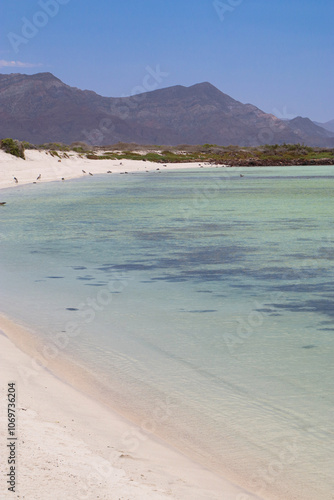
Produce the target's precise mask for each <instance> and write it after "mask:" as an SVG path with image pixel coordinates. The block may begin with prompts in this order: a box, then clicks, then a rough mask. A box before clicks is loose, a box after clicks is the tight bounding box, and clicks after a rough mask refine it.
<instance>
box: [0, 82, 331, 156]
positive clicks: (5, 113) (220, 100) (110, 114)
mask: <svg viewBox="0 0 334 500" xmlns="http://www.w3.org/2000/svg"><path fill="white" fill-rule="evenodd" d="M295 120H296V119H295ZM301 120H302V121H301ZM301 120H299V121H298V122H294V121H293V120H292V121H290V122H286V121H283V120H280V119H279V118H277V117H275V116H274V115H271V114H268V113H265V112H264V111H262V110H261V109H259V108H257V107H256V106H254V105H252V104H249V103H248V104H243V103H241V102H240V101H237V100H235V99H233V98H232V97H231V96H229V95H227V94H225V93H223V92H221V91H220V90H219V89H217V88H216V87H215V86H214V85H212V84H211V83H210V82H201V83H196V84H194V85H191V86H189V87H185V86H182V85H175V86H172V87H166V88H163V89H157V90H153V91H150V92H144V93H142V94H138V95H134V96H129V97H104V96H100V95H99V94H97V93H96V92H94V91H92V90H81V89H78V88H76V87H71V86H69V85H67V84H66V83H64V82H62V81H61V80H60V79H59V78H57V77H55V76H54V75H53V74H52V73H49V72H45V73H37V74H34V75H24V74H21V73H11V74H9V75H2V74H0V137H2V138H3V137H14V138H16V139H19V140H26V141H29V142H32V143H35V144H41V143H43V142H63V143H65V144H70V143H72V142H75V141H84V142H87V143H88V144H91V145H102V144H115V143H117V142H136V143H138V144H166V145H177V144H191V145H193V144H204V143H212V144H219V145H222V146H225V145H226V146H227V145H230V144H234V145H240V146H258V145H261V144H266V143H267V144H276V143H277V144H282V143H299V142H301V143H306V144H308V145H310V146H322V147H324V146H327V147H333V146H334V132H333V134H332V135H331V133H330V132H329V131H328V130H325V129H323V128H321V127H319V126H317V125H316V124H314V123H313V122H311V120H309V119H301ZM291 122H292V123H291ZM312 125H313V127H312Z"/></svg>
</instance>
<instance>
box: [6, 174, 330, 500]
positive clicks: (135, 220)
mask: <svg viewBox="0 0 334 500" xmlns="http://www.w3.org/2000/svg"><path fill="white" fill-rule="evenodd" d="M240 173H242V174H243V175H244V177H240ZM333 189H334V171H333V168H332V167H317V168H316V169H315V167H291V168H290V167H289V168H282V167H280V168H278V167H277V168H248V169H223V168H218V169H216V168H213V169H201V170H196V171H191V172H189V171H187V172H181V171H180V172H174V171H173V172H171V171H164V172H162V173H161V174H160V175H159V174H158V173H152V174H134V175H112V176H99V177H97V176H95V177H94V178H89V179H81V180H78V181H71V182H65V183H52V184H42V185H34V186H26V187H22V188H18V189H15V190H8V191H6V192H4V193H5V194H6V201H7V205H6V207H3V208H2V209H1V211H0V220H1V235H0V238H1V249H0V259H1V265H0V279H1V283H2V286H1V292H0V297H1V303H2V310H3V311H4V312H5V313H8V314H9V315H11V316H12V317H13V318H17V319H18V320H19V321H21V322H23V323H25V324H28V325H30V326H31V327H32V328H33V329H34V330H35V332H36V335H38V336H39V337H40V338H41V341H42V343H43V344H44V345H45V346H47V348H48V349H49V350H48V352H49V353H51V348H52V347H51V346H53V351H52V352H56V353H57V356H58V357H59V358H62V357H64V356H66V357H68V358H70V359H72V360H73V361H74V362H75V363H77V364H80V365H81V366H83V367H84V368H85V369H86V370H87V372H88V373H89V374H90V375H91V376H92V377H94V380H95V383H96V386H98V387H99V390H101V392H100V393H99V395H103V397H104V400H105V401H109V402H110V404H111V405H112V406H114V407H115V408H118V409H119V410H120V411H121V412H123V413H125V414H127V415H130V416H131V417H132V418H133V419H134V420H135V421H136V422H138V423H139V424H140V425H141V427H142V435H141V436H139V437H138V436H124V444H125V446H127V447H128V449H129V451H135V448H136V446H139V445H140V440H141V439H143V436H144V435H145V433H147V432H154V433H157V434H159V435H161V436H163V437H164V438H165V439H166V440H167V441H169V442H171V443H172V444H174V445H175V446H177V447H179V448H180V449H181V450H184V451H185V452H186V453H188V454H190V455H191V456H194V457H195V458H196V459H197V460H199V461H201V462H202V463H203V464H205V465H207V466H209V467H212V468H214V469H215V470H217V471H219V472H222V473H223V474H224V475H227V476H228V477H230V478H232V479H234V480H235V481H237V482H238V478H239V477H242V478H245V479H246V480H247V486H248V487H249V486H250V487H251V488H252V489H253V491H254V493H257V494H259V495H262V496H264V497H265V498H266V497H268V498H276V497H277V498H284V497H287V495H288V492H289V491H290V492H291V489H292V485H293V487H294V489H295V488H296V487H298V492H299V496H298V498H303V500H304V499H308V498H313V499H314V498H322V499H324V500H326V499H327V498H328V499H329V498H332V497H331V496H330V495H331V494H332V493H331V492H332V491H333V484H332V473H331V472H332V464H333V463H334V456H333V443H332V442H331V439H332V421H333V399H334V397H333V394H334V391H333V385H334V383H333V380H334V378H333V368H332V366H333V362H332V361H333V352H334V349H333V334H334V308H333V297H334V280H333V275H334V272H333V269H334V268H333V263H334V246H333V243H334V234H333V218H334V201H333ZM238 500H239V499H238ZM243 500H244V499H243Z"/></svg>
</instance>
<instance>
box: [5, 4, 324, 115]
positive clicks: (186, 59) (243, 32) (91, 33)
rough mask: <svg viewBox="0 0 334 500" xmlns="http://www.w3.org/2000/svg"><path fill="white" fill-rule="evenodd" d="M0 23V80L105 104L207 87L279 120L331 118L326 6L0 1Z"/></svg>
mask: <svg viewBox="0 0 334 500" xmlns="http://www.w3.org/2000/svg"><path fill="white" fill-rule="evenodd" d="M0 16H1V34H0V72H1V73H26V74H32V73H37V72H42V71H49V72H51V73H53V74H54V75H55V76H57V77H58V78H60V79H61V80H62V81H64V82H65V83H67V84H68V85H71V86H75V87H78V88H81V89H90V90H94V91H95V92H97V93H99V94H101V95H105V96H113V97H117V96H122V95H131V94H133V93H137V92H140V91H141V89H142V90H150V89H152V88H162V87H168V86H171V85H185V86H189V85H193V84H195V83H199V82H203V81H209V82H211V83H212V84H213V85H215V86H216V87H218V88H219V89H220V90H221V91H223V92H225V93H227V94H229V95H230V96H231V97H233V98H235V99H237V100H240V101H241V102H244V103H246V102H250V103H252V104H254V105H256V106H258V107H259V108H261V109H262V110H264V111H266V112H268V113H273V114H276V115H277V116H279V117H280V118H291V117H293V116H296V115H301V116H308V117H309V118H311V119H313V120H317V121H320V122H325V121H327V120H331V119H334V102H333V87H334V85H333V83H334V82H333V80H334V30H333V19H334V2H333V0H220V1H218V0H175V1H173V0H125V1H123V2H115V1H113V0H95V1H92V0H29V2H27V0H15V1H13V0H2V2H1V5H0ZM152 72H153V74H157V75H158V76H155V77H154V78H153V77H152V76H150V75H151V74H152Z"/></svg>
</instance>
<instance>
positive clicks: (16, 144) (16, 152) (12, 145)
mask: <svg viewBox="0 0 334 500" xmlns="http://www.w3.org/2000/svg"><path fill="white" fill-rule="evenodd" d="M0 147H1V149H3V150H4V151H5V152H6V153H8V154H11V155H13V156H17V157H18V158H22V159H23V160H25V156H24V146H23V143H22V142H20V141H17V140H13V139H10V138H7V139H2V141H0Z"/></svg>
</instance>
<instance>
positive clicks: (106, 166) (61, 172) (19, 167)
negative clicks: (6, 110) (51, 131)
mask: <svg viewBox="0 0 334 500" xmlns="http://www.w3.org/2000/svg"><path fill="white" fill-rule="evenodd" d="M101 154H103V153H101ZM67 155H68V156H69V158H67V157H66V156H65V155H64V153H62V152H59V156H60V158H59V157H57V156H51V154H50V152H47V151H38V150H26V151H25V157H26V159H25V160H23V159H22V158H17V157H15V156H12V155H10V154H7V153H5V152H4V151H2V150H0V189H1V188H8V187H13V186H21V185H22V184H32V183H33V182H38V183H39V182H50V181H62V179H64V180H65V181H66V180H69V179H75V178H79V177H83V176H87V175H89V172H90V173H91V174H93V175H95V174H106V173H107V172H109V171H110V172H112V173H115V174H117V173H123V174H124V173H129V174H130V173H135V172H153V171H155V172H157V173H159V171H161V170H165V169H169V170H175V169H180V168H181V169H189V168H200V167H209V166H210V165H209V164H205V163H202V164H199V163H172V164H168V165H167V166H164V165H162V164H161V163H153V162H144V161H140V160H121V161H118V160H88V159H87V158H86V157H83V155H80V154H79V153H76V152H74V151H71V152H69V153H67ZM83 170H84V171H85V172H86V173H84V172H83ZM39 175H41V177H40V179H38V180H37V177H39ZM14 177H16V179H17V180H18V182H17V183H16V182H15V180H14Z"/></svg>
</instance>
